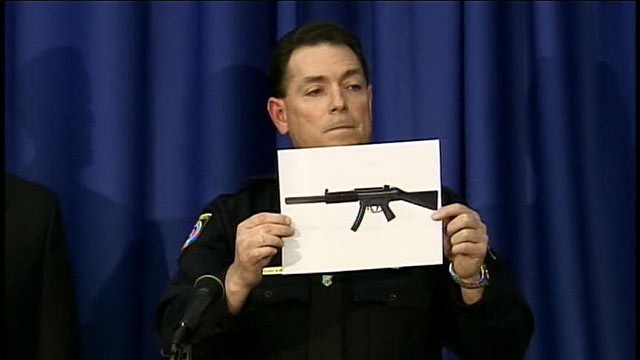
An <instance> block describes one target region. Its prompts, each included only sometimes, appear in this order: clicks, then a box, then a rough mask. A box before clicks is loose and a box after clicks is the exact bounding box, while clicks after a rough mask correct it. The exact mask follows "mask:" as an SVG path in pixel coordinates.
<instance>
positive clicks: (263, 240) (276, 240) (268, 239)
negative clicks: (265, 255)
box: [256, 233, 284, 248]
mask: <svg viewBox="0 0 640 360" xmlns="http://www.w3.org/2000/svg"><path fill="white" fill-rule="evenodd" d="M256 246H257V247H263V246H270V247H274V248H281V247H283V246H284V240H282V238H280V237H278V236H274V235H269V234H265V233H262V234H260V237H259V238H258V241H257V243H256Z"/></svg>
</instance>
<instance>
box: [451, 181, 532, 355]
mask: <svg viewBox="0 0 640 360" xmlns="http://www.w3.org/2000/svg"><path fill="white" fill-rule="evenodd" d="M443 200H444V203H445V204H449V203H454V202H459V203H464V201H463V200H462V199H461V198H460V197H459V196H458V195H457V194H455V193H454V192H453V191H451V190H450V189H444V193H443ZM446 265H447V266H445V267H443V269H445V270H444V272H445V274H443V276H444V277H446V280H445V281H444V283H445V284H446V287H447V290H446V291H444V292H443V293H444V294H445V296H444V298H442V299H441V301H443V302H444V304H443V308H444V309H446V316H445V317H444V331H445V342H446V344H447V347H449V348H450V349H452V350H453V351H454V352H456V353H457V354H458V355H460V356H461V357H462V358H463V359H497V360H499V359H521V358H523V357H524V354H525V352H526V350H527V347H528V345H529V342H530V341H531V336H532V335H533V329H534V320H533V314H532V313H531V309H530V307H529V305H528V304H527V302H526V300H525V299H524V296H522V294H521V292H520V291H519V290H518V289H517V288H516V286H515V284H514V282H513V280H512V278H511V276H510V274H509V273H508V269H507V267H506V266H505V264H504V263H503V262H502V261H501V260H500V259H499V258H498V257H497V256H496V255H495V254H494V253H493V251H491V250H489V252H488V254H487V256H486V258H485V265H486V266H487V269H488V270H489V275H490V284H489V285H488V286H487V287H485V288H484V292H483V296H482V299H481V300H480V301H478V302H476V303H474V304H472V305H467V304H465V303H464V301H463V300H462V294H461V293H460V287H459V285H458V284H456V283H455V282H454V281H453V280H452V279H451V278H450V276H449V273H448V271H446V269H447V267H448V264H446Z"/></svg>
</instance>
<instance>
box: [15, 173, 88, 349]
mask: <svg viewBox="0 0 640 360" xmlns="http://www.w3.org/2000/svg"><path fill="white" fill-rule="evenodd" d="M4 219H5V237H4V241H5V243H4V250H5V275H4V276H5V285H4V286H5V288H4V289H5V308H4V311H5V319H6V322H5V344H6V345H5V359H25V360H26V359H34V360H35V359H37V360H54V359H60V360H63V359H64V360H69V359H76V358H78V353H79V351H78V350H79V348H78V343H77V315H76V307H75V304H76V303H75V298H74V293H73V279H72V276H71V266H70V263H69V258H68V255H67V248H66V242H65V237H64V232H63V228H62V219H61V216H60V209H59V205H58V201H57V199H56V197H55V195H54V194H53V193H52V192H51V191H49V190H47V189H45V188H43V187H42V186H41V185H38V184H35V183H32V182H30V181H26V180H23V179H20V178H17V177H14V176H11V175H5V217H4Z"/></svg>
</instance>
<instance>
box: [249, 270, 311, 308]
mask: <svg viewBox="0 0 640 360" xmlns="http://www.w3.org/2000/svg"><path fill="white" fill-rule="evenodd" d="M248 300H249V301H248V303H249V304H250V305H251V304H253V305H263V304H277V303H282V302H288V301H302V302H309V281H308V280H307V279H306V278H304V277H302V276H296V275H292V276H280V275H274V276H267V277H264V278H263V280H262V282H261V283H260V285H258V286H257V287H255V288H254V289H253V290H252V291H251V294H250V295H249V299H248Z"/></svg>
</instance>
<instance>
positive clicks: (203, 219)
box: [181, 213, 211, 250]
mask: <svg viewBox="0 0 640 360" xmlns="http://www.w3.org/2000/svg"><path fill="white" fill-rule="evenodd" d="M209 219H211V213H204V214H201V215H200V216H199V217H198V221H196V224H195V225H193V229H191V233H190V234H189V237H188V238H187V241H185V242H184V245H182V249H181V250H184V249H186V248H187V246H189V245H191V244H192V243H193V242H195V241H196V240H198V238H199V237H200V234H201V233H202V229H204V226H205V225H206V224H207V222H209Z"/></svg>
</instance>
